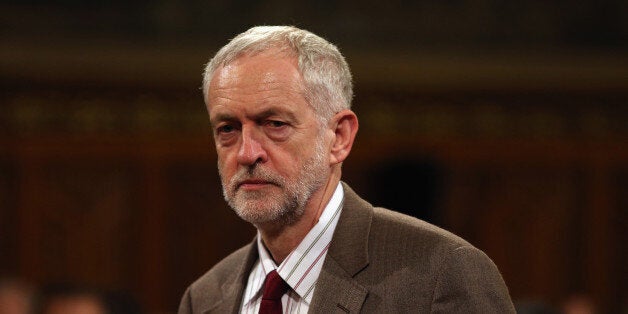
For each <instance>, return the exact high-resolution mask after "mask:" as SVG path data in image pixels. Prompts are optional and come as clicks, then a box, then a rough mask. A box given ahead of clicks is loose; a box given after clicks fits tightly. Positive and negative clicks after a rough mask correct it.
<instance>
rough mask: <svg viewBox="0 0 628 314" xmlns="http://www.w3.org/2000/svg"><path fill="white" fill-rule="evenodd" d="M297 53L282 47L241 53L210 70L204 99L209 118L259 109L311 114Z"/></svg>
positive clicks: (253, 111)
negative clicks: (276, 49) (213, 70)
mask: <svg viewBox="0 0 628 314" xmlns="http://www.w3.org/2000/svg"><path fill="white" fill-rule="evenodd" d="M303 91H304V89H303V83H302V76H301V73H300V71H299V69H298V61H297V58H296V57H293V56H289V55H287V54H286V53H285V52H281V51H267V52H263V53H260V54H256V55H252V56H251V55H244V56H241V57H239V58H237V59H235V60H233V61H232V62H230V63H229V64H227V65H225V66H222V67H219V68H218V69H217V70H216V72H215V73H214V74H213V77H212V80H211V81H210V84H209V89H208V93H207V99H205V101H206V104H207V107H208V110H209V114H210V119H212V120H214V119H215V118H217V116H224V115H232V114H234V113H235V112H234V110H235V111H237V112H242V113H246V114H256V113H258V112H259V111H265V112H268V111H277V110H280V111H291V112H301V113H302V114H306V115H309V114H311V112H309V111H311V110H312V108H311V107H310V106H309V105H308V102H307V101H306V99H305V96H304V93H303Z"/></svg>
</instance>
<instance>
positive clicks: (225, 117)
mask: <svg viewBox="0 0 628 314" xmlns="http://www.w3.org/2000/svg"><path fill="white" fill-rule="evenodd" d="M274 115H278V116H287V117H288V119H289V120H290V121H298V119H297V117H296V115H295V114H294V113H293V112H291V111H279V110H277V109H276V108H269V109H266V110H264V111H262V112H259V113H255V114H253V115H252V117H251V118H252V120H256V121H258V120H263V119H266V118H268V117H272V116H274ZM237 120H238V118H237V117H236V116H234V115H232V114H229V113H218V114H216V115H215V116H214V117H211V118H210V119H209V122H210V124H211V125H215V124H217V123H218V122H220V121H237Z"/></svg>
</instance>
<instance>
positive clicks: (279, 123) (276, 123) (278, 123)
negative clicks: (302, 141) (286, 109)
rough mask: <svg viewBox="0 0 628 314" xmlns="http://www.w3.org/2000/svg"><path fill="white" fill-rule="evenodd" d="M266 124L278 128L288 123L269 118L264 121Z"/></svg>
mask: <svg viewBox="0 0 628 314" xmlns="http://www.w3.org/2000/svg"><path fill="white" fill-rule="evenodd" d="M266 125H267V126H269V127H271V128H280V127H283V126H286V125H288V124H287V123H285V122H283V121H277V120H269V121H267V122H266Z"/></svg>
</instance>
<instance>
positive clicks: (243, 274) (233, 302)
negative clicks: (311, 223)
mask: <svg viewBox="0 0 628 314" xmlns="http://www.w3.org/2000/svg"><path fill="white" fill-rule="evenodd" d="M256 245H257V238H255V239H253V242H251V243H250V244H249V245H248V248H247V250H248V253H247V255H246V258H245V259H244V260H243V263H242V264H241V265H240V267H239V270H238V271H236V272H234V273H233V275H232V276H229V279H228V280H226V281H225V282H224V283H223V284H222V286H221V293H222V295H221V297H220V300H218V301H216V302H215V303H214V304H211V306H210V307H208V308H207V309H206V310H204V311H203V313H204V314H209V313H239V312H240V305H242V297H243V296H244V290H245V288H246V284H247V281H248V278H249V273H250V272H251V268H253V265H254V264H255V261H257V258H258V257H257V247H256Z"/></svg>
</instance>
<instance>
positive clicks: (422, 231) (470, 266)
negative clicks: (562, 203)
mask: <svg viewBox="0 0 628 314" xmlns="http://www.w3.org/2000/svg"><path fill="white" fill-rule="evenodd" d="M343 187H344V190H345V202H344V208H343V211H342V214H341V216H340V220H339V222H338V225H337V227H336V231H335V233H334V238H333V240H332V244H331V246H330V248H329V252H328V253H327V257H326V258H325V262H324V264H323V269H322V270H321V274H320V277H319V278H318V281H317V284H316V289H315V290H314V296H313V299H312V303H311V304H310V313H515V310H514V307H513V305H512V302H511V300H510V297H509V295H508V289H507V288H506V285H505V283H504V281H503V279H502V277H501V275H500V274H499V271H498V270H497V267H496V266H495V264H493V262H492V261H491V260H490V259H489V258H488V257H487V256H486V255H485V254H484V253H483V252H482V251H480V250H478V249H476V248H475V247H473V246H471V245H470V244H469V243H467V242H466V241H464V240H463V239H461V238H459V237H457V236H455V235H453V234H452V233H449V232H447V231H445V230H442V229H440V228H438V227H436V226H433V225H430V224H428V223H426V222H424V221H421V220H418V219H415V218H412V217H409V216H405V215H402V214H399V213H396V212H393V211H390V210H387V209H383V208H373V206H371V205H370V204H369V203H367V202H366V201H364V200H363V199H361V198H360V197H359V196H358V195H356V194H355V192H353V191H352V190H351V189H350V188H349V187H348V186H347V185H346V184H344V183H343ZM256 260H257V249H256V248H255V241H253V242H252V243H250V244H248V245H247V246H245V247H243V248H241V249H239V250H238V251H236V252H234V253H232V254H231V255H229V256H228V257H226V258H225V259H223V260H222V261H221V262H219V263H218V264H217V265H215V266H214V267H213V268H212V269H211V270H210V271H209V272H207V273H206V274H205V275H203V276H202V277H201V278H199V279H198V280H197V281H196V282H194V283H193V284H192V285H191V286H190V287H188V289H187V291H186V292H185V294H184V295H183V298H182V300H181V304H180V306H179V314H187V313H236V312H238V311H239V308H240V304H241V302H242V295H243V291H244V287H245V286H246V281H247V278H248V275H249V272H250V270H251V268H252V266H253V264H254V263H255V261H256Z"/></svg>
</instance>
